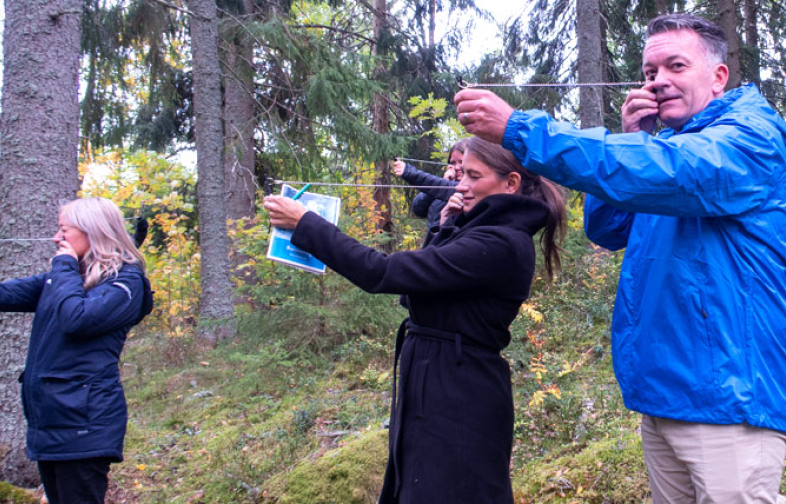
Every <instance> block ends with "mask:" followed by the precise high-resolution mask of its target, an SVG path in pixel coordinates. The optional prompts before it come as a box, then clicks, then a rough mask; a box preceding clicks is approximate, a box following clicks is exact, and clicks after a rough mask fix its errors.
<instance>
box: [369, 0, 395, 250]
mask: <svg viewBox="0 0 786 504" xmlns="http://www.w3.org/2000/svg"><path fill="white" fill-rule="evenodd" d="M387 9H388V8H387V1H386V0H374V40H376V41H377V43H376V44H375V45H374V54H376V55H377V56H384V53H385V50H384V49H382V48H381V47H380V44H379V42H380V40H381V39H382V37H383V35H384V33H385V32H386V31H387ZM385 73H386V71H385V66H384V64H383V63H382V62H381V60H380V62H379V63H378V64H377V67H376V69H375V70H374V77H375V78H376V79H377V80H378V81H382V80H383V79H384V77H385ZM372 107H373V121H374V124H373V128H374V131H375V132H377V133H378V134H380V135H384V134H387V133H389V132H390V113H389V110H388V100H387V97H386V96H385V95H384V94H382V93H377V94H375V95H374V103H373V105H372ZM376 173H377V175H376V178H375V183H376V184H380V185H388V184H390V169H389V168H388V163H387V161H386V160H381V161H379V162H378V163H377V165H376ZM374 202H375V203H376V205H375V210H376V213H377V216H378V217H377V223H376V229H377V232H378V233H383V232H390V231H392V230H393V221H392V219H391V211H390V189H388V188H387V187H377V188H376V190H375V191H374ZM381 245H382V248H383V249H384V250H385V251H387V252H390V251H392V244H391V243H389V242H384V243H382V244H381Z"/></svg>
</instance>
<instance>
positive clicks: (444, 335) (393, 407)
mask: <svg viewBox="0 0 786 504" xmlns="http://www.w3.org/2000/svg"><path fill="white" fill-rule="evenodd" d="M407 337H417V338H423V339H429V340H433V341H438V342H440V343H443V344H450V343H453V344H454V346H455V349H456V365H457V366H460V365H461V362H462V337H461V333H452V332H448V331H442V330H440V329H434V328H432V327H424V326H420V325H417V324H414V323H412V322H410V320H409V318H406V319H404V320H403V321H402V322H401V325H400V326H399V328H398V333H397V334H396V350H395V354H394V358H393V394H392V398H391V401H390V432H391V434H392V435H391V436H390V439H389V441H388V449H389V451H390V457H391V458H392V459H393V463H392V465H393V471H394V472H395V486H394V489H393V496H394V497H395V496H398V493H399V490H400V489H401V470H400V467H399V464H400V462H399V456H398V444H399V439H400V438H401V416H402V412H403V410H404V404H403V400H404V398H403V397H400V398H398V401H396V396H397V393H398V384H397V376H398V372H397V369H398V362H399V358H400V357H401V349H402V347H403V346H404V339H405V338H407ZM469 346H472V347H474V348H479V349H482V350H486V351H489V352H494V353H498V352H496V351H494V350H491V349H489V348H485V347H481V346H476V345H469Z"/></svg>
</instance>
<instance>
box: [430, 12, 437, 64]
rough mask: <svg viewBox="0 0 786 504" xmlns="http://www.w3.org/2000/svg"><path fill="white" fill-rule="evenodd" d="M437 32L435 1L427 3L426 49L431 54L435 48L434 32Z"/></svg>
mask: <svg viewBox="0 0 786 504" xmlns="http://www.w3.org/2000/svg"><path fill="white" fill-rule="evenodd" d="M436 31H437V0H429V2H428V49H429V52H433V51H434V50H435V46H436V42H435V40H436V38H435V32H436Z"/></svg>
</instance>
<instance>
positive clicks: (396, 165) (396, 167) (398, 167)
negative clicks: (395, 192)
mask: <svg viewBox="0 0 786 504" xmlns="http://www.w3.org/2000/svg"><path fill="white" fill-rule="evenodd" d="M406 167H407V165H406V163H404V161H402V160H400V159H396V160H395V161H393V173H395V174H396V176H397V177H401V176H402V175H404V170H405V169H406Z"/></svg>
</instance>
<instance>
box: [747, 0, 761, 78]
mask: <svg viewBox="0 0 786 504" xmlns="http://www.w3.org/2000/svg"><path fill="white" fill-rule="evenodd" d="M758 18H759V6H758V2H757V0H745V46H746V47H745V80H747V81H748V82H752V83H754V84H756V87H758V88H761V50H760V49H759V28H758V26H757V25H756V21H757V20H758Z"/></svg>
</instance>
